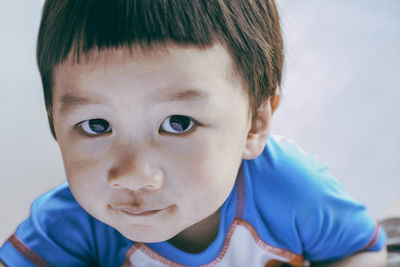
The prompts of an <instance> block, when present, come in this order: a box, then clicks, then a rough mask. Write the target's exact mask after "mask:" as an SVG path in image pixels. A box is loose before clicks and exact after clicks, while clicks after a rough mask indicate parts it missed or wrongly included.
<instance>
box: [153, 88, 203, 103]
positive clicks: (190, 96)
mask: <svg viewBox="0 0 400 267" xmlns="http://www.w3.org/2000/svg"><path fill="white" fill-rule="evenodd" d="M207 99H208V95H207V94H205V93H203V92H201V91H198V90H196V89H186V90H181V91H176V92H172V93H168V94H166V95H162V96H161V97H158V98H157V101H159V102H174V101H196V102H200V101H205V100H207Z"/></svg>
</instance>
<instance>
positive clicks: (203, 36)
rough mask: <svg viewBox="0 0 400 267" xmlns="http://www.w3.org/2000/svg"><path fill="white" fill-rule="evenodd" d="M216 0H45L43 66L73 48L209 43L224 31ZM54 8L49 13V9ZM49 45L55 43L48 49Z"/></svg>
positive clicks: (51, 64)
mask: <svg viewBox="0 0 400 267" xmlns="http://www.w3.org/2000/svg"><path fill="white" fill-rule="evenodd" d="M216 2H218V1H215V2H214V4H212V5H211V4H210V3H212V1H176V0H158V1H146V0H142V1H140V0H137V1H134V0H133V1H132V0H130V1H129V0H128V1H127V0H118V1H110V0H85V1H82V0H81V1H79V0H68V1H59V0H56V1H51V0H50V1H47V2H46V4H45V6H44V8H43V18H42V20H43V23H42V25H41V28H40V30H39V36H38V39H40V40H41V42H40V43H38V47H37V50H38V51H37V52H38V53H37V55H38V63H39V69H41V70H43V71H45V70H46V69H47V68H51V69H53V68H54V67H55V66H56V65H58V64H60V63H62V62H63V61H65V60H66V58H67V57H68V55H69V54H70V53H71V54H72V55H73V58H74V59H75V60H78V61H79V58H80V56H81V55H82V54H86V53H87V52H89V51H90V50H92V49H96V50H98V51H101V50H104V49H114V48H115V49H117V48H123V47H128V48H129V47H131V46H133V45H139V46H141V47H142V48H148V47H151V46H153V45H154V44H160V43H162V44H164V43H174V44H184V45H190V44H193V45H196V46H200V47H207V46H211V45H212V44H213V43H214V42H215V41H216V36H220V37H221V35H220V33H221V29H219V28H218V27H216V25H221V23H220V21H219V20H220V19H221V15H222V11H221V9H220V7H221V6H220V5H216V4H215V3H216ZM48 10H52V13H51V14H50V13H49V12H47V11H48ZM49 46H51V47H52V49H47V48H48V47H49Z"/></svg>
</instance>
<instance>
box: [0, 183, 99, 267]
mask: <svg viewBox="0 0 400 267" xmlns="http://www.w3.org/2000/svg"><path fill="white" fill-rule="evenodd" d="M69 194H70V191H69V190H63V191H61V192H60V191H59V192H57V193H56V194H53V193H48V194H46V195H44V196H42V197H40V198H39V199H37V200H36V201H35V202H34V203H33V204H32V207H31V214H30V216H29V218H28V219H26V220H25V221H24V222H22V223H21V224H20V225H19V226H18V228H17V230H16V232H15V233H14V234H13V235H12V236H11V237H10V238H9V239H8V240H7V241H6V242H5V243H4V245H3V246H2V247H1V248H0V260H1V261H2V262H3V263H4V264H5V265H6V266H53V265H54V266H94V265H97V264H96V263H95V261H94V259H93V256H92V255H93V254H94V250H93V249H94V248H93V245H92V244H93V240H91V237H90V235H89V234H88V233H90V232H91V225H90V218H89V217H88V216H89V215H88V214H86V213H85V212H84V211H83V210H82V209H81V208H80V207H79V206H78V204H77V203H76V202H75V201H73V200H72V198H71V197H72V195H69Z"/></svg>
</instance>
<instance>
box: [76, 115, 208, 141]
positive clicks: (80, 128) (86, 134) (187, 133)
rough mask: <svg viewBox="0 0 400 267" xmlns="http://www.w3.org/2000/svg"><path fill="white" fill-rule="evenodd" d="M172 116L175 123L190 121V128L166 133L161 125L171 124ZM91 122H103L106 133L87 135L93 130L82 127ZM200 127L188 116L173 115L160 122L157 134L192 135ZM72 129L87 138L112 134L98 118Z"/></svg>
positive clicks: (108, 126) (104, 122) (107, 123)
mask: <svg viewBox="0 0 400 267" xmlns="http://www.w3.org/2000/svg"><path fill="white" fill-rule="evenodd" d="M174 116H175V117H176V118H175V121H176V120H177V119H178V118H180V119H189V120H190V121H189V125H188V126H187V128H189V127H190V128H189V129H188V130H183V132H171V131H166V130H165V129H162V128H163V124H164V123H166V122H167V120H169V122H170V123H171V119H172V118H173V117H174ZM91 121H92V122H93V121H97V122H98V123H100V122H103V124H106V125H107V129H106V131H105V132H102V133H98V134H92V133H89V132H88V131H92V132H94V131H93V129H91V127H90V125H89V126H86V127H89V129H86V130H85V129H84V128H85V126H84V125H85V123H90V122H91ZM93 123H94V122H93ZM200 125H201V124H200V123H199V122H198V121H197V120H195V119H193V118H191V117H189V116H185V115H177V114H174V115H170V116H168V117H167V118H165V119H164V120H163V121H162V122H161V124H160V126H159V130H158V132H159V133H160V134H169V135H172V136H186V135H189V134H190V133H192V132H193V131H194V130H195V129H196V128H197V127H198V126H200ZM74 128H77V129H78V130H79V131H80V133H81V134H83V135H85V136H88V137H99V136H103V135H105V134H110V133H112V128H111V125H110V123H109V122H108V121H106V120H104V119H100V118H96V119H89V120H84V121H81V122H79V123H78V124H76V125H75V127H74ZM169 128H171V129H172V126H169ZM172 130H173V131H176V130H175V129H172Z"/></svg>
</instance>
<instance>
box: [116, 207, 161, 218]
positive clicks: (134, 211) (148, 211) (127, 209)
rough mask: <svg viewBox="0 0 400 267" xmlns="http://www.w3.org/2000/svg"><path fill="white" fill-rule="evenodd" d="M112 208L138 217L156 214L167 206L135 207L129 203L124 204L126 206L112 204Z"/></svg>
mask: <svg viewBox="0 0 400 267" xmlns="http://www.w3.org/2000/svg"><path fill="white" fill-rule="evenodd" d="M110 206H111V208H112V209H114V210H116V211H119V212H122V213H124V214H126V215H129V216H137V217H144V216H150V215H154V214H156V213H158V212H160V211H162V210H165V209H167V208H162V209H143V208H135V207H132V206H129V205H124V206H112V205H110Z"/></svg>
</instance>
